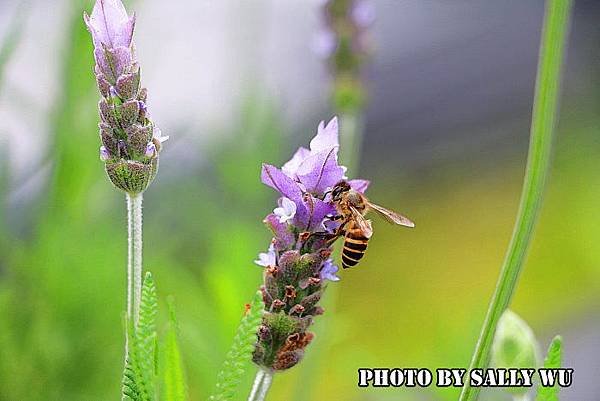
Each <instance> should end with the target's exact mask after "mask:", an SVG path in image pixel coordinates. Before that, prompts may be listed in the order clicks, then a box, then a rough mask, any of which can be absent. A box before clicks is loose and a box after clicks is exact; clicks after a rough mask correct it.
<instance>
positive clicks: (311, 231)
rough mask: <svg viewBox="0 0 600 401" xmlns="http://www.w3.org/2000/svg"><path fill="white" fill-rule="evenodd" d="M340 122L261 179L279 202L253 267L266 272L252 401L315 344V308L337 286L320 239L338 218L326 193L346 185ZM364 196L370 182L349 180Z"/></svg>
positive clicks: (266, 171) (324, 243)
mask: <svg viewBox="0 0 600 401" xmlns="http://www.w3.org/2000/svg"><path fill="white" fill-rule="evenodd" d="M338 149H339V141H338V120H337V118H335V117H334V118H333V119H332V120H331V121H330V122H329V123H328V124H327V125H325V123H324V122H321V123H320V124H319V126H318V129H317V134H316V136H315V137H314V138H313V139H312V141H311V142H310V147H309V149H307V148H304V147H301V148H299V149H298V150H297V151H296V153H295V154H294V156H293V157H292V158H291V159H290V160H289V161H288V162H287V163H285V164H284V165H283V166H282V167H281V168H277V167H275V166H272V165H269V164H264V165H263V167H262V173H261V180H262V182H263V183H264V184H266V185H268V186H269V187H271V188H273V189H275V190H276V191H277V192H278V193H279V195H280V198H279V200H278V204H277V207H276V208H275V209H274V210H273V213H271V214H269V215H268V216H267V217H266V218H265V220H264V222H265V224H266V225H267V227H268V228H269V229H270V230H271V232H272V233H273V239H272V241H271V243H270V245H269V248H268V250H267V252H264V253H261V254H259V257H258V259H257V260H256V264H258V265H260V266H262V267H263V268H264V271H263V279H264V281H263V285H262V286H261V291H262V295H263V301H264V303H265V313H264V315H263V320H262V325H261V326H260V327H259V329H258V340H257V343H256V347H255V350H254V355H253V360H254V362H255V363H256V364H257V365H259V367H260V369H259V372H258V374H257V376H256V380H255V384H254V387H253V390H252V393H251V395H250V398H249V400H250V401H256V400H263V399H264V398H265V396H266V394H267V391H268V389H269V387H270V385H271V383H272V378H273V377H272V376H273V374H274V373H276V372H279V371H283V370H286V369H289V368H291V367H293V366H295V365H296V364H298V363H299V362H300V361H301V360H302V357H303V355H304V352H305V349H306V347H307V346H308V344H310V342H311V341H312V340H313V337H314V335H313V333H311V332H309V331H308V329H309V327H310V325H311V324H312V322H313V319H314V318H315V317H316V316H319V315H321V314H323V312H324V311H323V308H322V307H321V306H319V301H320V299H321V296H322V295H323V292H324V291H325V288H326V286H327V285H326V284H327V282H329V281H338V280H339V277H338V276H337V274H336V273H337V271H338V267H337V266H336V265H335V264H334V260H333V259H332V258H331V257H330V256H331V253H332V251H333V249H332V247H331V243H329V242H328V241H327V240H326V238H324V236H323V235H322V234H323V233H332V232H333V231H334V230H335V228H336V224H338V223H335V222H332V220H331V217H332V216H334V215H336V214H337V212H336V209H335V206H334V204H333V202H332V199H331V195H330V194H329V190H330V189H331V188H332V187H333V186H334V185H335V184H336V183H338V182H339V181H341V180H346V179H347V177H346V168H345V167H344V166H341V165H339V164H338ZM348 183H349V184H350V186H351V187H352V188H353V189H355V190H357V191H360V192H364V191H365V190H366V189H367V187H368V185H369V182H368V181H365V180H348Z"/></svg>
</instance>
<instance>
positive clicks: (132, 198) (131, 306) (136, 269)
mask: <svg viewBox="0 0 600 401" xmlns="http://www.w3.org/2000/svg"><path fill="white" fill-rule="evenodd" d="M142 199H143V197H142V194H127V230H128V248H129V249H128V252H127V253H128V255H127V256H128V257H127V319H128V321H129V322H130V323H132V324H133V325H136V324H137V322H138V319H139V314H140V299H141V297H142Z"/></svg>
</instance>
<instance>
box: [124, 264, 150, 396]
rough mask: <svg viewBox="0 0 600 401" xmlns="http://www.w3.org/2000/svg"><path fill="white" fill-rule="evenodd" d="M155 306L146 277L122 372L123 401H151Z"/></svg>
mask: <svg viewBox="0 0 600 401" xmlns="http://www.w3.org/2000/svg"><path fill="white" fill-rule="evenodd" d="M157 313H158V302H157V296H156V287H155V285H154V279H153V278H152V274H151V273H150V272H147V273H146V277H145V278H144V284H143V286H142V299H141V303H140V316H139V320H138V322H137V324H136V325H135V330H133V333H129V335H128V337H129V355H127V357H126V362H125V369H124V372H123V400H127V401H153V400H154V399H155V396H154V393H155V390H154V382H155V377H156V315H157Z"/></svg>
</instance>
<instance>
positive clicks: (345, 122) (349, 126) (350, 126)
mask: <svg viewBox="0 0 600 401" xmlns="http://www.w3.org/2000/svg"><path fill="white" fill-rule="evenodd" d="M339 119H340V121H339V123H340V142H341V144H340V161H341V164H342V165H344V166H346V167H347V168H348V172H347V173H346V175H347V176H349V177H350V176H354V175H356V171H357V170H358V164H359V158H360V148H361V144H362V131H363V126H362V124H363V119H362V118H361V114H360V112H355V113H343V114H341V115H340V116H339Z"/></svg>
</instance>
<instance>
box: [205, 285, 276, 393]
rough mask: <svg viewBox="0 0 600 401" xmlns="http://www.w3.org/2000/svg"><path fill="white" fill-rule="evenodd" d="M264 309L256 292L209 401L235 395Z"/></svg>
mask: <svg viewBox="0 0 600 401" xmlns="http://www.w3.org/2000/svg"><path fill="white" fill-rule="evenodd" d="M264 307H265V306H264V303H263V300H262V294H261V292H260V291H258V292H257V293H256V295H255V296H254V299H253V300H252V304H251V305H250V310H249V311H248V312H247V313H246V315H245V316H244V317H243V318H242V322H241V323H240V326H239V327H238V329H237V332H236V334H235V337H234V339H233V345H232V346H231V349H230V350H229V352H228V353H227V356H226V357H225V362H224V363H223V367H222V368H221V371H220V372H219V374H218V376H217V384H216V389H215V392H214V394H213V395H212V396H210V397H209V400H211V401H222V400H230V399H232V398H233V396H234V395H235V390H236V387H237V386H238V384H239V382H240V380H241V377H242V375H243V374H244V372H245V370H246V367H247V365H248V363H249V362H250V358H251V355H252V351H253V350H254V344H255V343H256V331H257V329H258V326H259V325H260V322H261V320H262V315H263V312H264Z"/></svg>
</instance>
